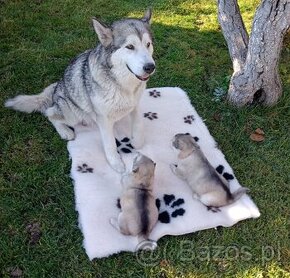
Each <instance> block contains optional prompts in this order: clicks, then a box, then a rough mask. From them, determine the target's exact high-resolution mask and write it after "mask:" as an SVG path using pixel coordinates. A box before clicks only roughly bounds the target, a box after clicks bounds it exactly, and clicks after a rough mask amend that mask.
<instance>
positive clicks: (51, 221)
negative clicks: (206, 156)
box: [0, 0, 290, 278]
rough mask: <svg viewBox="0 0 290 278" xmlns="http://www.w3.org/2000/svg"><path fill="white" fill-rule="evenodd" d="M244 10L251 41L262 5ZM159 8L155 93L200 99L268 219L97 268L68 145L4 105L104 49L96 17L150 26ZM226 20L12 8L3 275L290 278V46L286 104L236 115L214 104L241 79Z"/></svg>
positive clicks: (200, 14) (194, 1) (194, 0)
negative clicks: (147, 19)
mask: <svg viewBox="0 0 290 278" xmlns="http://www.w3.org/2000/svg"><path fill="white" fill-rule="evenodd" d="M240 2H241V11H242V14H243V16H244V19H245V24H246V26H247V28H248V30H250V27H251V21H252V18H253V14H254V11H255V8H256V7H257V5H258V2H259V1H258V0H254V1H253V0H243V1H240ZM149 5H151V6H153V9H154V15H153V24H152V29H153V32H154V37H155V60H156V62H157V71H156V73H155V74H154V76H153V77H152V78H151V80H150V81H149V83H148V87H153V86H154V87H155V86H179V87H181V88H183V89H184V90H186V91H187V92H188V93H189V96H190V98H191V101H192V103H193V105H194V106H195V107H196V109H197V111H198V113H199V114H200V115H201V116H202V117H203V118H204V119H205V120H206V124H207V126H208V128H209V130H210V132H211V134H212V135H213V136H214V137H215V139H216V140H217V142H218V143H219V145H220V148H221V149H222V151H223V152H224V153H225V155H226V157H227V160H228V162H229V163H230V164H231V165H232V167H233V169H234V171H235V174H236V176H237V177H238V179H239V181H240V183H241V184H243V185H245V186H247V187H249V188H250V190H251V193H250V195H251V196H252V198H253V199H254V201H255V202H256V203H257V205H258V207H259V209H260V211H261V217H260V218H258V219H255V220H252V219H251V220H246V221H242V222H240V223H238V224H237V225H235V226H234V227H231V228H222V229H219V230H214V229H211V230H206V231H201V232H196V233H193V234H189V235H184V236H179V237H172V236H168V237H165V238H162V239H161V240H160V242H159V248H158V250H157V251H156V252H154V253H153V255H154V256H155V257H156V258H155V262H156V264H155V265H154V266H149V265H148V266H144V265H143V264H140V263H139V262H138V260H137V258H136V255H135V254H131V253H121V254H118V255H114V256H111V257H109V258H105V259H98V260H94V261H92V262H90V261H89V260H88V258H87V256H86V254H85V251H84V249H83V247H82V234H81V232H80V230H79V228H78V222H77V218H78V216H77V213H76V212H75V210H74V194H73V186H72V182H71V180H70V178H69V172H70V161H69V160H68V153H67V149H66V142H64V141H62V140H61V139H60V138H59V136H58V134H57V133H56V131H55V130H54V128H53V127H52V125H51V124H50V123H49V122H48V121H47V120H46V119H45V118H44V117H43V116H41V115H39V114H31V115H28V114H24V113H20V112H15V111H12V110H7V109H5V108H4V107H3V105H2V104H3V103H4V101H5V99H7V98H8V97H11V96H15V95H17V94H19V93H27V94H35V93H39V92H40V91H41V90H42V89H43V88H44V87H46V86H47V85H49V84H50V83H52V82H55V81H56V80H58V79H59V78H60V77H61V76H62V73H63V71H64V69H65V67H66V65H67V64H68V63H69V61H70V60H71V59H72V58H73V57H74V56H76V55H77V54H79V53H80V52H82V51H84V50H85V49H88V48H91V47H93V46H94V45H95V43H96V41H97V39H96V35H95V34H94V32H93V29H92V27H91V22H90V19H91V17H92V16H99V17H101V18H102V19H103V20H104V21H105V22H107V23H110V22H112V21H113V20H115V19H119V18H121V17H127V16H131V17H132V16H133V17H141V16H142V14H143V12H144V10H145V9H146V7H147V6H149ZM216 13H217V11H216V2H215V1H213V0H209V1H201V0H183V1H181V0H175V1H173V0H167V1H166V0H156V1H151V2H150V1H141V0H126V1H117V0H112V1H104V0H95V1H88V0H85V1H76V0H59V1H56V0H48V1H44V0H34V1H32V0H26V1H23V0H1V1H0V15H1V21H0V39H1V40H0V53H1V55H0V74H1V75H0V76H1V82H0V102H1V105H0V276H1V275H2V276H3V277H9V276H10V275H11V274H14V276H17V269H18V274H20V273H19V270H21V271H22V275H23V276H24V277H163V278H165V277H290V239H289V231H290V195H289V192H290V176H289V174H290V171H289V170H290V169H289V167H290V156H289V150H290V141H289V135H290V127H289V122H290V108H289V104H290V75H289V73H290V63H289V60H290V39H289V38H288V39H285V43H284V48H283V51H282V59H281V65H280V73H281V77H282V80H283V85H284V94H283V96H282V98H281V99H280V101H279V103H278V104H277V105H276V106H275V107H271V108H263V107H251V108H243V109H236V108H235V107H232V106H231V105H229V104H228V103H227V102H226V101H225V100H224V98H217V97H216V96H215V95H214V90H215V89H216V88H221V89H223V90H226V88H227V85H228V80H229V76H230V75H231V73H232V66H231V61H230V58H229V55H228V50H227V47H226V44H225V41H224V39H223V36H222V33H221V30H220V27H219V25H218V22H217V16H216ZM217 115H218V116H217ZM256 128H261V129H263V130H264V132H265V141H264V142H261V143H257V142H253V141H251V140H250V138H249V136H250V134H251V133H252V131H253V130H255V129H256ZM33 223H34V224H35V225H36V226H37V225H39V227H40V231H41V235H40V238H39V240H38V233H37V231H36V232H35V233H36V235H35V233H34V235H33V233H31V232H29V228H28V226H29V224H33ZM36 230H37V227H36ZM31 234H32V235H33V236H32V238H31ZM35 237H36V238H35ZM34 241H35V242H36V243H35V244H33V242H34ZM184 242H186V243H189V245H190V249H189V248H188V247H187V249H186V248H185V247H184V246H183V243H184Z"/></svg>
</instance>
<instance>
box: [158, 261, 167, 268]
mask: <svg viewBox="0 0 290 278" xmlns="http://www.w3.org/2000/svg"><path fill="white" fill-rule="evenodd" d="M159 264H160V266H161V267H167V266H168V265H169V262H168V261H167V260H161V261H160V263H159Z"/></svg>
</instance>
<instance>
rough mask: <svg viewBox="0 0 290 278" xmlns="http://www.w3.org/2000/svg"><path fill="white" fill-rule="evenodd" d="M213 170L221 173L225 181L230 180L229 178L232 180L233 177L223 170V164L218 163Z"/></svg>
mask: <svg viewBox="0 0 290 278" xmlns="http://www.w3.org/2000/svg"><path fill="white" fill-rule="evenodd" d="M215 170H216V171H217V172H218V173H219V174H220V175H223V177H224V178H225V179H226V180H227V181H230V180H233V179H234V178H235V177H234V176H233V175H232V174H230V173H227V172H224V170H225V167H224V166H223V165H221V164H220V165H219V166H217V167H216V168H215Z"/></svg>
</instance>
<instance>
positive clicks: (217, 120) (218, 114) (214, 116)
mask: <svg viewBox="0 0 290 278" xmlns="http://www.w3.org/2000/svg"><path fill="white" fill-rule="evenodd" d="M213 119H214V120H215V121H216V122H219V121H220V120H221V119H222V116H221V114H220V113H217V112H215V113H214V114H213Z"/></svg>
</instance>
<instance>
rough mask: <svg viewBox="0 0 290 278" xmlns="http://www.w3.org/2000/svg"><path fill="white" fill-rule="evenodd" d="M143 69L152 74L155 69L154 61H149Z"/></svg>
mask: <svg viewBox="0 0 290 278" xmlns="http://www.w3.org/2000/svg"><path fill="white" fill-rule="evenodd" d="M143 70H144V71H145V72H146V73H148V74H150V73H152V72H153V71H154V70H155V65H154V64H153V63H148V64H146V65H145V66H144V67H143Z"/></svg>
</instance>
